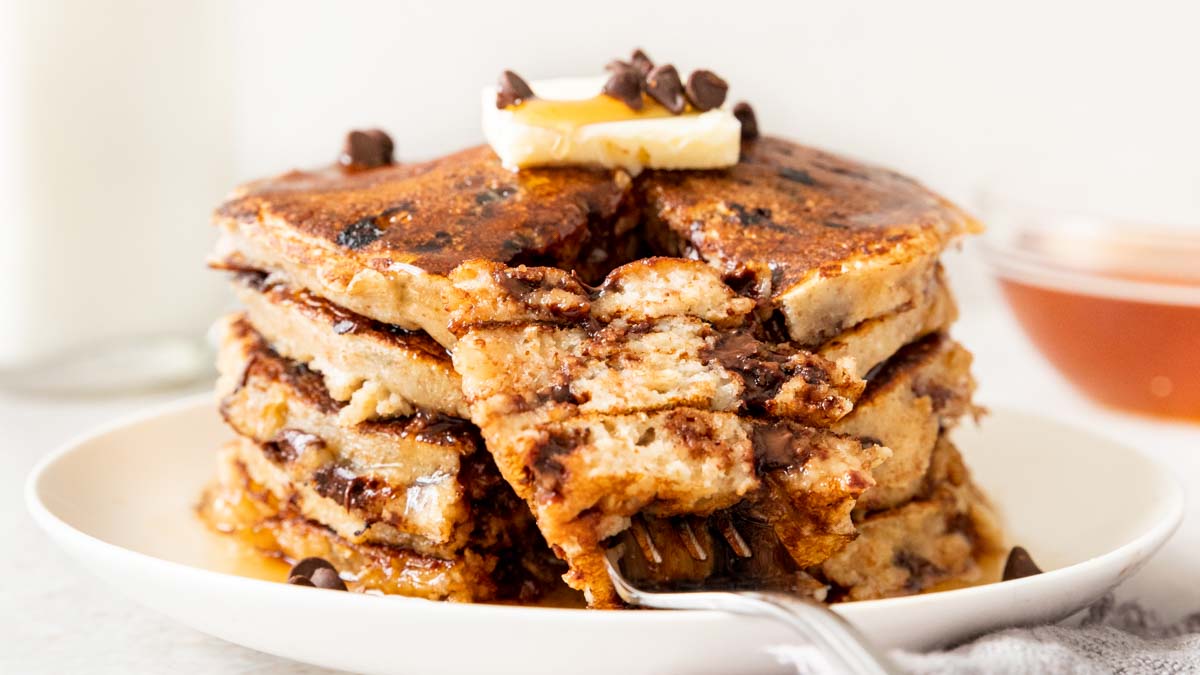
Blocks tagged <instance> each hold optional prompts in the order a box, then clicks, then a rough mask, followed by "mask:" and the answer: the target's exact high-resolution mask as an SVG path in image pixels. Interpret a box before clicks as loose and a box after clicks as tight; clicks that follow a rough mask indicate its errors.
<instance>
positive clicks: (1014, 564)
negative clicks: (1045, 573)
mask: <svg viewBox="0 0 1200 675" xmlns="http://www.w3.org/2000/svg"><path fill="white" fill-rule="evenodd" d="M1041 573H1042V569H1041V568H1040V567H1038V566H1037V563H1035V562H1033V558H1032V557H1030V555H1029V551H1026V550H1025V549H1024V548H1023V547H1021V546H1014V547H1013V549H1012V550H1011V551H1009V552H1008V560H1006V561H1005V562H1004V575H1003V576H1001V577H1000V580H1001V581H1012V580H1013V579H1023V578H1025V577H1031V576H1033V575H1035V574H1041Z"/></svg>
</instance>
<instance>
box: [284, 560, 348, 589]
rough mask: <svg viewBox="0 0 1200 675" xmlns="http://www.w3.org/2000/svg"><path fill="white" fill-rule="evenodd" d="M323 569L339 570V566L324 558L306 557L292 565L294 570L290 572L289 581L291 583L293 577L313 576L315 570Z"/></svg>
mask: <svg viewBox="0 0 1200 675" xmlns="http://www.w3.org/2000/svg"><path fill="white" fill-rule="evenodd" d="M322 569H324V570H332V571H333V572H335V573H336V572H337V568H336V567H334V566H333V565H332V564H331V563H330V562H329V561H328V560H326V559H324V558H305V559H303V560H301V561H300V562H298V563H296V564H295V565H292V570H291V571H290V572H288V583H291V580H292V577H304V578H306V579H308V578H311V577H312V575H313V572H316V571H317V570H322Z"/></svg>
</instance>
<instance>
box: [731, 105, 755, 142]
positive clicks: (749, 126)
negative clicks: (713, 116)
mask: <svg viewBox="0 0 1200 675" xmlns="http://www.w3.org/2000/svg"><path fill="white" fill-rule="evenodd" d="M733 116H734V117H736V118H737V121H739V122H741V123H742V140H745V141H749V140H751V139H755V138H758V118H757V117H755V116H754V108H751V107H750V104H749V103H746V102H745V101H740V102H738V104H737V105H735V106H733Z"/></svg>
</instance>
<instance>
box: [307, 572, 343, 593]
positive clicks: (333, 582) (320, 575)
mask: <svg viewBox="0 0 1200 675" xmlns="http://www.w3.org/2000/svg"><path fill="white" fill-rule="evenodd" d="M309 579H310V580H311V581H312V585H313V586H316V587H317V588H328V589H330V590H334V591H344V590H347V588H346V583H345V582H343V581H342V578H341V577H340V576H338V573H337V572H335V571H333V570H332V569H326V568H324V567H322V568H321V569H318V570H317V571H315V572H313V573H312V576H311V577H309Z"/></svg>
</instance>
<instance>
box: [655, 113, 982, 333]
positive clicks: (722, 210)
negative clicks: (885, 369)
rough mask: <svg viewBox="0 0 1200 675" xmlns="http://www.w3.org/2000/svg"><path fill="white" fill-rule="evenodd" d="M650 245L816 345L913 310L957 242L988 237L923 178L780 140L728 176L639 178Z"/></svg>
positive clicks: (761, 142) (752, 151) (764, 141)
mask: <svg viewBox="0 0 1200 675" xmlns="http://www.w3.org/2000/svg"><path fill="white" fill-rule="evenodd" d="M637 189H638V191H639V193H640V195H641V197H642V200H643V202H644V203H645V213H646V226H647V230H648V236H649V238H650V239H651V241H653V242H654V243H653V245H652V247H653V248H654V250H656V251H657V252H659V253H660V254H662V255H678V256H682V257H691V258H698V259H701V260H704V261H706V262H707V263H709V264H711V265H713V266H714V267H716V268H717V269H719V270H721V271H722V273H723V274H724V275H725V276H726V277H727V278H728V279H729V280H730V281H731V283H735V284H736V285H738V286H739V287H740V288H743V289H746V291H747V292H748V293H750V294H753V295H756V296H758V297H760V298H763V299H764V300H766V301H768V302H769V304H770V306H771V307H772V308H774V309H777V310H779V311H780V312H781V313H782V315H783V317H784V318H785V320H786V325H787V330H788V333H789V335H790V336H791V338H792V339H793V340H795V341H797V342H799V343H801V344H805V345H814V344H818V343H820V342H822V341H824V340H827V339H829V338H831V337H832V336H834V335H836V334H838V333H840V332H843V331H844V330H845V329H847V328H850V327H851V326H854V325H856V324H858V323H859V322H862V321H865V320H867V319H870V318H873V317H878V316H882V315H885V314H887V313H889V312H893V311H896V310H897V309H899V308H901V307H903V306H905V305H906V304H908V303H911V302H913V301H914V300H915V299H916V298H917V297H918V296H919V295H920V294H921V293H922V292H923V291H924V289H925V288H927V287H928V285H929V280H930V279H931V277H932V276H933V275H934V274H935V273H936V265H937V258H938V256H939V255H940V254H941V252H942V251H943V250H944V249H945V248H946V246H947V245H949V244H950V243H951V242H953V241H955V240H956V239H957V238H959V237H961V236H962V235H964V234H967V233H970V232H975V231H978V230H979V229H980V227H979V225H978V224H977V223H976V222H975V221H974V220H973V219H972V218H971V217H970V216H968V215H967V214H965V213H963V212H962V211H961V210H959V209H958V208H957V207H956V206H954V205H953V204H951V203H950V202H948V201H946V200H945V199H943V198H941V197H939V196H937V195H935V194H934V193H932V192H930V191H929V190H927V189H925V188H924V187H922V186H921V185H920V184H918V183H916V182H915V181H913V180H911V179H909V178H907V177H905V176H902V175H900V174H898V173H895V172H893V171H889V170H887V169H882V168H878V167H873V166H869V165H866V164H861V163H858V162H855V161H852V160H849V159H846V158H843V157H838V156H836V155H832V154H829V153H826V152H822V151H820V150H815V149H813V148H808V147H805V146H802V145H798V144H795V143H790V142H788V141H784V140H781V139H777V138H766V137H763V138H759V139H758V140H755V141H750V142H746V143H744V144H743V146H742V157H741V160H740V161H739V162H738V164H737V165H736V166H733V167H731V168H729V169H725V170H720V171H651V172H647V173H645V174H643V175H642V176H639V178H638V182H637Z"/></svg>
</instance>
